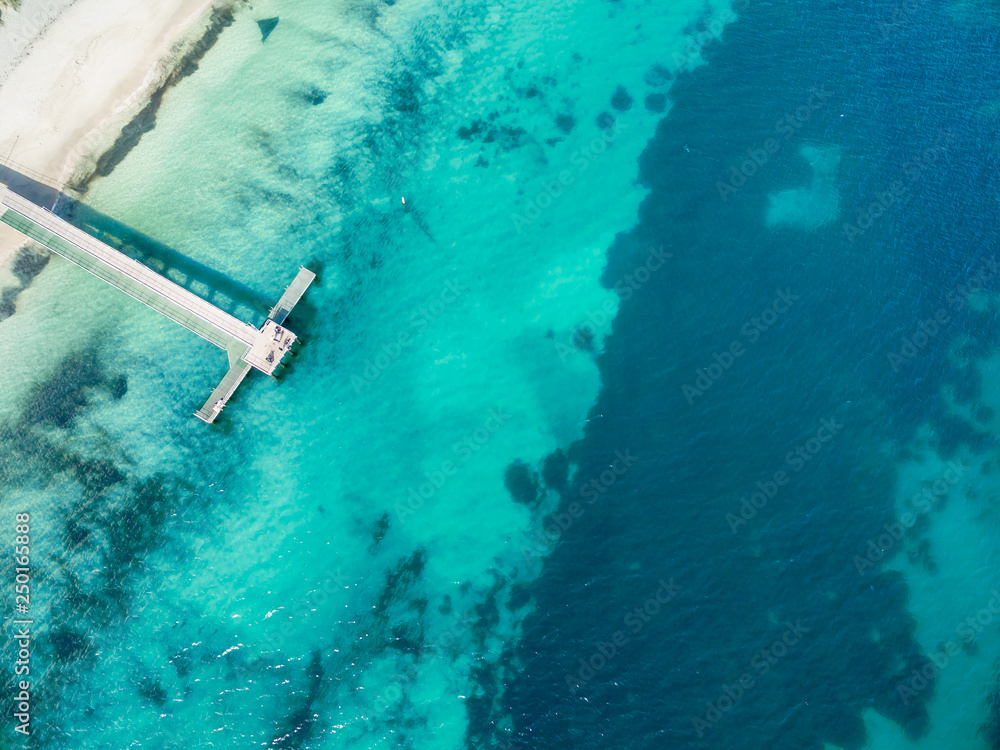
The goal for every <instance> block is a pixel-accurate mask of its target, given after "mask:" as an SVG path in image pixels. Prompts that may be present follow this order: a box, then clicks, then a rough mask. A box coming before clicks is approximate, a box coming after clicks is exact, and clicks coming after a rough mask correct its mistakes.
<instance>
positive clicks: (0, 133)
mask: <svg viewBox="0 0 1000 750" xmlns="http://www.w3.org/2000/svg"><path fill="white" fill-rule="evenodd" d="M223 4H226V3H224V2H220V0H24V1H23V3H22V4H21V7H20V8H19V9H18V10H17V11H12V10H9V9H4V10H3V15H2V25H0V160H5V159H7V158H9V159H10V160H11V161H12V162H13V163H16V164H18V165H23V166H24V167H27V168H29V169H31V170H34V171H36V172H39V173H41V174H43V175H46V176H48V177H49V178H51V179H53V180H55V181H57V182H59V183H60V184H62V183H64V182H65V181H66V180H68V179H69V178H70V177H71V176H73V175H74V173H76V172H78V171H80V170H86V169H87V164H89V163H90V162H92V161H94V160H96V158H97V157H98V156H99V155H100V154H101V153H102V152H103V151H104V150H106V149H107V148H108V147H109V146H110V145H111V144H112V143H114V141H115V139H116V138H117V137H118V135H119V133H120V132H121V128H122V126H124V125H125V124H126V123H128V122H129V121H130V120H131V119H132V118H133V117H134V116H135V115H136V114H137V113H138V112H139V111H140V110H141V109H142V107H143V106H144V105H145V104H146V103H147V102H148V100H149V97H150V96H151V95H152V94H153V92H155V91H156V89H157V88H158V87H159V86H160V84H162V82H163V81H164V80H165V79H166V77H167V76H168V75H169V73H170V71H171V66H172V63H173V62H174V61H176V60H177V59H179V58H180V57H182V56H183V55H184V54H185V52H187V51H188V50H189V49H190V47H191V45H192V44H194V43H195V42H196V41H197V40H198V39H200V38H201V36H202V34H203V33H204V31H205V29H206V28H207V25H208V21H209V17H210V15H211V10H212V8H213V7H214V6H218V5H223ZM22 239H23V238H22V237H21V236H20V235H18V234H17V233H16V232H14V231H13V230H10V229H8V228H7V227H3V228H0V265H2V264H3V263H4V262H6V261H7V260H8V259H9V258H10V257H11V256H12V255H13V251H14V250H15V249H16V248H17V247H18V245H19V244H20V243H21V241H22Z"/></svg>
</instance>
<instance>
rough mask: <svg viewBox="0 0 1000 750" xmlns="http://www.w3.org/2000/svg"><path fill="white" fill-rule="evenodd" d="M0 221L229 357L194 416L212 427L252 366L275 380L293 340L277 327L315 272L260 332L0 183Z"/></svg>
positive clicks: (300, 277)
mask: <svg viewBox="0 0 1000 750" xmlns="http://www.w3.org/2000/svg"><path fill="white" fill-rule="evenodd" d="M0 222H2V223H4V224H6V225H8V226H10V227H12V228H14V229H16V230H17V231H19V232H20V233H21V234H23V235H25V236H26V237H29V238H31V239H33V240H35V241H36V242H38V243H40V244H41V245H44V246H45V247H47V248H48V249H49V250H51V251H52V252H54V253H56V254H57V255H59V256H62V257H63V258H65V259H66V260H68V261H70V262H72V263H75V264H76V265H78V266H80V267H81V268H83V269H84V270H86V271H89V272H90V273H92V274H93V275H94V276H97V277H98V278H99V279H102V280H103V281H106V282H107V283H108V284H110V285H111V286H113V287H115V288H117V289H120V290H121V291H123V292H125V293H126V294H127V295H129V296H130V297H133V298H134V299H137V300H139V301H140V302H142V303H143V304H144V305H147V306H148V307H151V308H152V309H154V310H156V311H157V312H158V313H160V314H162V315H165V316H166V317H168V318H170V319H171V320H173V321H174V322H175V323H179V324H181V325H182V326H184V327H185V328H187V329H188V330H189V331H192V332H193V333H196V334H197V335H199V336H201V337H202V338H203V339H205V340H206V341H208V342H210V343H212V344H214V345H215V346H217V347H219V348H220V349H223V350H224V351H225V352H226V353H227V354H228V356H229V372H228V373H226V376H225V377H224V378H223V379H222V382H221V383H219V385H218V386H217V387H216V388H215V390H214V391H212V394H211V395H210V396H209V398H208V400H207V401H206V402H205V404H204V406H202V407H201V409H199V410H198V411H197V412H195V416H196V417H198V418H199V419H201V420H202V421H204V422H208V423H211V422H214V421H215V419H216V417H218V416H219V413H220V412H221V411H222V409H223V407H224V406H225V405H226V403H227V402H228V401H229V399H230V397H231V396H232V395H233V393H234V392H235V391H236V389H237V388H238V387H239V385H240V383H242V382H243V379H244V378H245V377H246V376H247V374H248V373H249V372H250V370H251V368H252V369H256V370H260V371H261V372H263V373H264V374H265V375H269V376H273V375H274V372H275V370H276V369H277V368H278V367H279V366H280V365H281V361H282V359H283V358H284V356H285V355H286V354H288V352H289V350H290V349H291V347H292V345H294V344H295V343H296V341H297V340H298V339H297V337H296V336H295V334H294V333H292V332H291V331H289V330H287V329H286V328H284V327H283V326H282V324H283V323H284V322H285V318H287V317H288V314H289V313H290V312H291V311H292V308H294V307H295V305H296V304H297V303H298V301H299V300H300V299H301V298H302V295H303V294H305V292H306V290H307V289H308V288H309V285H310V284H312V282H313V280H314V279H315V278H316V274H314V273H313V272H312V271H309V270H308V269H306V268H300V269H299V272H298V274H297V275H296V277H295V279H294V280H293V281H292V283H291V284H290V285H289V287H288V288H287V289H286V290H285V293H284V294H283V295H282V297H281V299H280V300H278V303H277V304H276V305H275V306H274V307H273V308H272V309H271V312H270V314H269V315H268V320H267V322H266V323H264V325H263V326H262V327H261V328H260V329H257V328H255V327H254V326H252V325H251V324H249V323H246V322H244V321H242V320H240V319H238V318H236V317H234V316H232V315H230V314H229V313H227V312H225V311H223V310H220V309H219V308H218V307H216V306H215V305H213V304H212V303H211V302H208V301H206V300H204V299H202V298H201V297H199V296H198V295H196V294H194V293H193V292H190V291H188V290H187V289H185V288H184V287H182V286H180V285H179V284H176V283H174V282H173V281H171V280H170V279H167V278H164V277H163V276H161V275H160V274H158V273H156V271H153V270H152V269H150V268H148V267H147V266H144V265H143V264H142V263H139V262H138V261H136V260H133V259H132V258H129V257H128V256H127V255H125V254H124V253H121V252H119V251H118V250H115V249H114V248H113V247H111V246H110V245H107V244H105V243H103V242H101V241H100V240H98V239H96V238H94V237H92V236H90V235H89V234H87V233H86V232H84V231H83V230H82V229H79V228H77V227H75V226H73V225H72V224H70V223H69V222H67V221H65V220H64V219H62V218H60V217H59V216H56V215H55V214H54V213H52V212H51V211H48V210H46V209H44V208H42V207H41V206H38V205H37V204H35V203H32V202H31V201H29V200H27V199H26V198H23V197H21V196H20V195H18V194H16V193H14V192H13V191H11V190H9V189H8V188H7V186H6V185H3V184H0Z"/></svg>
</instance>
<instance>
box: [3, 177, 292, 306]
mask: <svg viewBox="0 0 1000 750" xmlns="http://www.w3.org/2000/svg"><path fill="white" fill-rule="evenodd" d="M0 182H2V183H4V184H5V185H7V187H8V188H10V190H11V191H12V192H14V193H17V194H18V195H20V196H22V197H23V198H27V199H28V200H30V201H32V202H33V203H36V204H38V205H39V206H42V207H44V208H46V209H49V210H52V211H54V212H55V213H56V214H58V215H59V216H61V217H62V218H63V219H65V220H66V221H68V222H70V223H71V224H73V225H74V226H76V227H79V228H80V229H83V230H84V231H86V232H87V233H88V234H90V235H92V236H94V237H96V238H97V239H99V240H101V241H102V242H104V243H106V244H107V245H110V246H111V247H113V248H115V249H116V250H118V251H120V252H122V253H124V254H125V255H127V256H128V257H130V258H132V259H133V260H136V261H138V262H140V263H142V264H143V265H145V266H147V267H148V268H151V269H153V270H154V271H156V272H157V273H159V274H160V275H161V276H164V277H166V278H168V279H170V280H171V281H173V282H174V283H175V284H179V285H180V286H182V287H184V288H185V289H187V290H188V291H190V292H192V293H193V294H196V295H198V296H199V297H201V298H202V299H205V300H207V301H208V302H211V303H212V304H213V305H215V306H216V307H218V308H220V309H222V310H225V311H226V312H228V313H230V314H232V315H234V316H236V317H240V318H243V319H250V321H251V322H253V321H256V324H260V323H263V321H264V319H265V317H266V315H267V312H268V310H269V309H270V307H271V304H272V302H273V300H270V299H268V298H265V297H264V296H263V295H262V294H259V293H257V292H255V291H254V290H253V289H251V288H250V287H248V286H246V285H245V284H242V283H240V282H238V281H235V280H234V279H232V278H230V277H229V276H227V275H225V274H223V273H220V272H219V271H217V270H215V269H214V268H211V267H209V266H206V265H205V264H203V263H200V262H198V261H196V260H194V259H193V258H190V257H188V256H186V255H184V254H183V253H181V252H180V251H178V250H176V249H174V248H172V247H170V246H169V245H166V244H164V243H163V242H160V241H159V240H157V239H155V238H153V237H150V236H149V235H147V234H144V233H143V232H140V231H139V230H138V229H135V228H133V227H130V226H129V225H127V224H124V223H122V222H120V221H118V220H117V219H115V218H112V217H111V216H108V215H107V214H103V213H101V212H100V211H98V210H96V209H94V208H92V207H91V206H88V205H87V204H86V203H83V202H81V200H80V199H79V198H77V197H74V196H73V195H71V194H68V193H66V192H61V191H60V190H59V188H57V187H56V186H55V184H54V183H53V182H52V181H51V180H49V178H47V177H45V176H44V175H40V174H36V173H33V172H32V171H30V170H28V169H26V168H24V167H21V166H20V165H13V164H11V163H8V164H6V165H4V164H0ZM69 188H70V190H74V186H72V185H70V186H69ZM258 318H259V320H258Z"/></svg>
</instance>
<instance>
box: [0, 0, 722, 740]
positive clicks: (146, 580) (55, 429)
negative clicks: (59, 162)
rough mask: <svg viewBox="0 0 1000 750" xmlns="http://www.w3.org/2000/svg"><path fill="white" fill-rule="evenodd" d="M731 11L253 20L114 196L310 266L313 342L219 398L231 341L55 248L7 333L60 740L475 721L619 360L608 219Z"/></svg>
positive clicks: (103, 198) (341, 730)
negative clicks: (555, 478)
mask: <svg viewBox="0 0 1000 750" xmlns="http://www.w3.org/2000/svg"><path fill="white" fill-rule="evenodd" d="M270 16H279V17H280V22H279V25H278V26H277V28H276V29H275V30H274V31H273V32H272V34H271V35H270V36H269V38H268V39H267V41H266V43H262V42H261V38H260V37H261V34H260V30H259V29H258V27H257V24H256V20H257V19H258V18H266V17H270ZM734 18H735V16H734V15H733V14H732V13H730V12H729V11H728V6H726V5H724V4H721V3H720V4H718V5H717V6H706V5H705V4H704V3H701V2H691V3H688V4H687V5H686V6H685V5H676V6H674V7H672V8H671V9H670V11H669V12H664V11H663V9H661V8H655V7H652V6H648V5H646V4H643V3H638V2H626V3H620V4H616V5H607V4H605V3H597V2H595V3H589V2H580V3H572V4H568V5H567V4H542V5H538V4H531V5H528V4H518V5H506V6H486V5H482V6H479V5H473V6H462V5H454V6H450V5H438V4H432V3H426V4H422V5H421V4H405V5H387V6H378V7H375V6H367V5H363V4H354V3H335V4H329V3H319V2H291V1H290V2H273V3H262V4H257V5H255V6H254V8H253V9H252V10H250V9H247V10H245V11H243V12H241V13H240V14H239V15H238V16H237V22H236V23H235V24H234V25H233V26H232V27H231V28H230V29H229V30H227V31H226V32H225V34H224V35H223V36H222V38H221V40H220V41H219V43H218V44H217V45H216V46H215V47H214V48H213V49H212V51H211V52H210V53H209V54H208V55H207V56H206V57H205V59H204V60H203V61H202V62H201V64H200V69H199V71H198V72H197V74H196V75H194V76H192V77H190V78H189V79H187V80H185V81H184V82H183V83H182V84H181V85H179V86H178V87H177V88H176V89H174V90H172V91H171V92H170V93H169V95H168V97H167V99H166V101H165V103H164V106H163V108H162V109H161V111H160V112H159V114H158V118H157V125H156V128H155V130H153V131H152V132H151V133H149V134H147V135H146V136H145V137H144V138H143V140H142V142H141V143H140V145H139V146H138V147H137V148H136V149H135V150H134V151H133V152H132V153H131V154H130V155H129V156H128V157H127V159H126V160H125V161H124V162H123V163H122V164H121V165H120V166H119V167H118V168H117V170H116V171H115V172H114V173H113V174H112V175H111V176H110V177H109V178H106V179H103V180H100V181H98V182H97V183H95V184H94V186H93V187H92V188H91V190H90V192H89V193H88V195H87V197H86V202H87V204H88V205H89V206H90V207H91V208H93V209H96V210H97V211H99V212H102V213H103V214H105V215H107V216H110V217H113V218H114V219H115V220H117V221H120V222H123V223H125V224H127V225H129V226H130V227H132V228H134V229H136V230H138V231H140V232H143V233H145V234H147V235H149V236H151V237H154V238H155V239H156V240H157V241H158V242H161V243H164V244H166V245H168V246H170V247H171V248H173V249H175V250H177V251H179V252H180V253H182V254H183V255H186V256H189V257H191V258H193V259H194V260H195V261H197V262H199V263H203V264H205V265H206V266H209V267H211V268H214V269H217V270H219V271H221V272H222V273H224V274H226V275H228V276H230V277H231V278H232V279H234V280H236V281H238V282H239V283H241V284H244V285H246V286H248V287H250V288H252V289H253V290H255V291H256V292H257V293H259V294H260V295H261V297H262V298H264V299H266V300H273V299H276V298H277V297H278V296H279V295H280V293H281V291H282V289H283V288H284V286H285V285H286V284H287V283H288V282H289V281H290V280H291V278H292V276H293V275H294V273H295V270H296V268H297V267H298V265H300V264H302V263H307V262H308V263H310V265H311V266H312V267H314V268H316V269H318V270H320V284H319V285H318V286H316V287H314V288H313V289H311V290H310V292H309V294H308V297H307V301H306V302H305V304H304V305H303V306H302V307H300V308H299V309H298V310H296V313H295V316H294V317H293V318H292V319H291V320H290V321H289V324H290V326H292V327H293V329H294V330H295V331H296V332H297V333H298V334H299V335H300V336H301V337H303V338H304V339H305V340H306V341H307V345H306V347H305V348H304V349H303V351H302V353H301V356H300V357H299V358H298V359H296V360H295V362H294V364H293V365H292V366H291V367H290V368H289V369H288V371H287V372H286V373H285V375H284V377H283V379H282V381H281V382H280V383H273V382H265V381H264V379H262V378H251V379H250V380H248V382H247V383H246V384H245V385H244V386H243V388H242V389H241V391H240V393H239V394H238V396H237V397H236V399H235V400H234V401H233V402H232V404H231V405H230V407H229V408H228V409H227V411H226V412H225V413H224V417H223V419H222V420H221V424H219V425H218V426H217V427H215V428H213V429H206V428H205V427H204V426H203V425H201V424H200V423H199V422H197V421H196V420H194V419H193V418H192V417H191V413H192V412H193V411H194V409H195V408H197V406H199V405H200V404H201V402H202V401H203V399H204V398H205V397H206V395H207V394H208V392H209V391H210V390H211V388H212V387H213V386H214V385H215V383H216V382H217V380H218V379H219V378H220V377H221V375H222V374H223V372H224V370H225V360H224V356H223V355H222V354H221V353H220V352H218V351H216V350H214V349H212V348H211V347H210V346H209V345H207V344H205V343H204V342H201V341H199V340H197V339H194V338H193V337H192V336H190V334H188V333H187V332H186V331H184V330H183V329H181V328H179V327H177V326H173V325H172V324H170V323H169V322H168V321H166V320H163V319H160V318H158V316H156V315H154V314H152V313H150V312H149V311H148V310H146V309H144V308H142V307H141V306H139V305H137V304H135V303H133V302H132V301H130V300H128V299H125V298H122V297H121V296H120V295H117V294H115V293H113V292H112V291H111V290H109V289H105V288H103V287H102V286H101V284H100V283H99V282H97V281H96V280H93V279H89V278H87V277H85V276H84V275H82V274H81V273H79V272H78V270H77V269H75V268H72V267H69V265H68V264H66V263H63V262H62V261H60V260H58V259H57V260H55V261H53V262H52V263H51V264H50V266H49V267H48V269H47V270H46V271H45V272H44V273H43V274H42V275H41V276H39V277H38V278H37V279H36V280H35V282H34V283H33V284H32V285H31V287H29V288H28V289H27V290H26V291H25V292H23V293H22V294H21V296H20V297H19V299H18V314H17V315H15V316H13V317H12V318H9V319H8V320H6V321H4V323H3V325H4V329H5V333H6V332H9V335H8V336H7V337H6V338H5V341H4V343H2V344H0V348H2V349H3V354H2V356H3V359H4V360H5V361H7V360H8V357H9V358H15V357H19V358H20V357H22V356H23V355H22V352H24V351H26V350H30V352H31V353H30V355H28V356H29V359H28V361H26V362H24V371H25V372H26V373H28V374H29V377H26V378H24V379H23V380H21V381H18V382H17V383H13V384H9V387H8V386H5V388H4V390H3V396H2V404H0V409H2V412H3V414H4V418H5V421H6V423H7V424H8V425H9V427H8V428H7V429H8V430H10V429H13V430H14V431H15V432H14V433H12V432H7V433H6V435H7V437H6V438H5V440H6V443H7V446H8V450H7V451H6V452H7V454H8V455H9V459H8V460H9V464H15V465H16V467H17V468H8V472H9V474H8V475H9V476H10V477H12V478H11V479H10V480H9V489H8V490H6V492H5V506H6V507H9V508H11V509H13V508H15V507H21V506H24V507H30V508H31V511H32V518H33V521H32V525H33V528H34V529H36V531H35V532H34V533H35V534H36V535H37V537H38V541H37V543H36V552H35V558H34V560H35V562H34V564H35V566H36V571H37V572H36V577H37V578H38V582H37V584H36V592H37V593H36V596H37V597H38V599H39V600H40V604H39V605H38V606H40V607H41V608H42V609H41V611H39V612H38V613H37V614H36V617H37V618H38V620H39V621H40V622H42V623H44V624H43V625H41V626H40V627H39V638H40V639H41V643H42V645H41V646H40V647H39V649H38V652H37V653H36V655H35V659H36V662H37V663H39V664H41V665H44V666H41V667H40V668H41V669H43V670H44V673H45V677H44V680H43V681H42V684H43V685H44V687H43V688H42V691H43V692H42V694H41V695H40V696H39V698H38V701H39V709H38V711H39V715H38V716H37V717H36V718H35V722H36V727H35V731H36V741H37V742H39V743H41V744H42V745H44V746H47V747H65V746H73V747H114V748H120V747H233V748H237V747H239V748H245V747H249V746H254V745H267V744H269V743H278V742H279V741H280V742H283V743H285V744H292V745H297V746H303V747H306V746H308V747H395V746H403V745H405V746H408V747H435V748H441V747H462V746H464V744H465V742H466V733H467V730H468V726H469V722H468V717H469V715H470V713H472V712H473V711H479V710H482V709H481V705H482V703H483V700H484V698H483V696H484V695H487V694H494V695H496V696H497V698H494V699H493V700H498V699H499V696H500V695H502V685H503V684H504V683H505V682H506V681H507V680H509V679H510V677H511V676H512V675H513V674H514V673H515V672H516V663H514V662H512V661H511V659H512V654H513V653H514V648H515V647H516V644H517V642H518V636H519V633H520V629H521V623H522V621H523V617H524V615H525V614H526V613H527V612H528V611H530V609H531V607H532V604H531V602H530V600H526V599H525V598H524V597H523V596H521V597H519V600H518V601H515V602H514V604H513V605H511V597H512V592H514V590H515V588H516V587H517V586H523V585H525V584H527V583H529V582H530V581H531V580H533V578H534V577H535V576H536V575H537V574H538V572H539V570H540V566H541V562H542V560H543V553H544V551H545V550H544V548H543V549H542V551H541V552H539V551H538V550H537V545H535V546H534V547H532V549H534V550H535V552H533V553H531V554H526V553H525V550H526V549H527V546H526V545H527V541H526V540H530V538H531V534H532V533H533V531H534V529H535V527H536V526H537V525H538V524H540V523H541V517H542V514H543V512H545V511H546V510H550V509H551V508H553V507H554V505H555V504H556V503H557V502H558V497H557V496H556V494H555V493H552V492H549V493H547V494H546V493H545V491H544V490H539V489H538V482H537V474H538V472H540V471H541V470H542V469H543V462H544V460H545V458H546V457H547V456H549V455H550V454H552V453H554V452H557V451H563V450H565V449H567V448H568V447H569V446H570V444H571V443H572V442H573V441H574V440H577V439H579V438H580V437H582V435H583V429H584V426H585V424H586V423H587V418H588V411H589V409H590V408H591V406H592V405H593V403H594V401H595V399H596V397H597V394H598V390H599V388H600V378H599V375H598V371H597V368H596V365H595V362H594V358H595V354H596V352H599V351H600V349H601V342H602V340H603V338H604V336H605V335H606V334H607V333H608V332H610V330H611V320H612V319H613V317H614V312H615V310H616V309H617V299H618V296H617V295H616V294H615V293H614V292H613V291H611V290H609V289H606V288H604V287H603V286H602V285H601V283H600V277H601V274H602V272H603V270H604V267H605V249H606V248H607V246H608V245H609V243H610V242H611V241H612V240H613V238H614V236H615V234H616V233H617V232H620V231H623V230H627V229H629V228H630V227H631V226H632V225H633V224H634V223H635V221H636V212H637V208H638V205H639V202H640V201H641V199H642V197H643V195H644V194H645V189H644V188H642V187H641V186H640V185H638V184H636V183H635V178H636V174H637V170H636V162H637V160H638V157H639V154H640V152H641V150H642V149H643V147H644V146H645V144H646V142H647V141H648V139H649V138H650V137H651V135H652V134H653V131H654V128H655V126H656V123H657V122H658V121H659V120H660V119H661V117H662V116H663V110H664V109H665V108H666V104H665V102H666V99H665V94H666V93H667V92H668V90H669V83H670V80H671V78H672V75H671V74H670V72H669V71H670V69H671V67H672V66H676V65H678V64H683V65H684V66H685V67H691V68H693V67H696V66H697V64H699V63H700V50H701V48H702V46H704V45H705V44H716V45H717V44H718V41H717V39H715V37H713V36H711V34H709V35H707V36H703V37H702V38H701V41H700V42H697V41H696V42H695V43H694V44H693V45H692V42H691V39H692V36H693V35H694V34H695V33H696V23H701V24H703V23H704V22H707V21H709V20H712V19H715V23H714V24H713V25H712V29H713V31H714V32H715V33H716V34H719V33H721V31H722V29H723V28H724V26H725V24H726V22H728V21H731V20H733V19H734ZM697 28H704V27H703V26H701V25H699V26H698V27H697ZM675 53H676V59H675ZM657 66H659V67H657ZM620 88H621V90H619V89H620ZM650 96H652V97H653V99H652V102H651V104H650V105H649V106H645V105H644V101H645V99H646V97H650ZM612 99H614V104H613V103H612ZM615 105H617V108H616V106H615ZM404 197H405V199H406V203H405V206H404V204H403V202H402V200H401V199H402V198H404ZM652 250H655V248H652ZM257 322H260V321H259V320H258V321H257ZM401 334H405V335H404V338H403V339H400V335H401ZM401 340H402V341H403V342H404V343H402V344H401V343H400V341H401ZM64 391H66V392H65V393H64ZM53 401H54V402H56V403H55V405H54V406H51V407H50V406H48V405H49V404H51V403H52V402H53ZM13 434H17V435H19V436H20V437H17V438H15V437H13ZM569 470H570V471H572V467H571V466H570V467H569ZM563 471H566V469H565V468H564V469H563ZM538 493H541V494H542V495H544V496H537V497H529V495H538ZM12 512H13V511H12ZM487 674H488V675H489V676H488V677H487V676H486V675H487ZM43 707H44V708H43ZM487 708H488V705H487ZM511 729H512V727H511V726H510V724H509V722H508V723H507V725H506V726H500V727H497V737H498V738H499V739H501V740H502V738H503V737H504V736H505V734H508V733H509V732H510V731H511Z"/></svg>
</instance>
